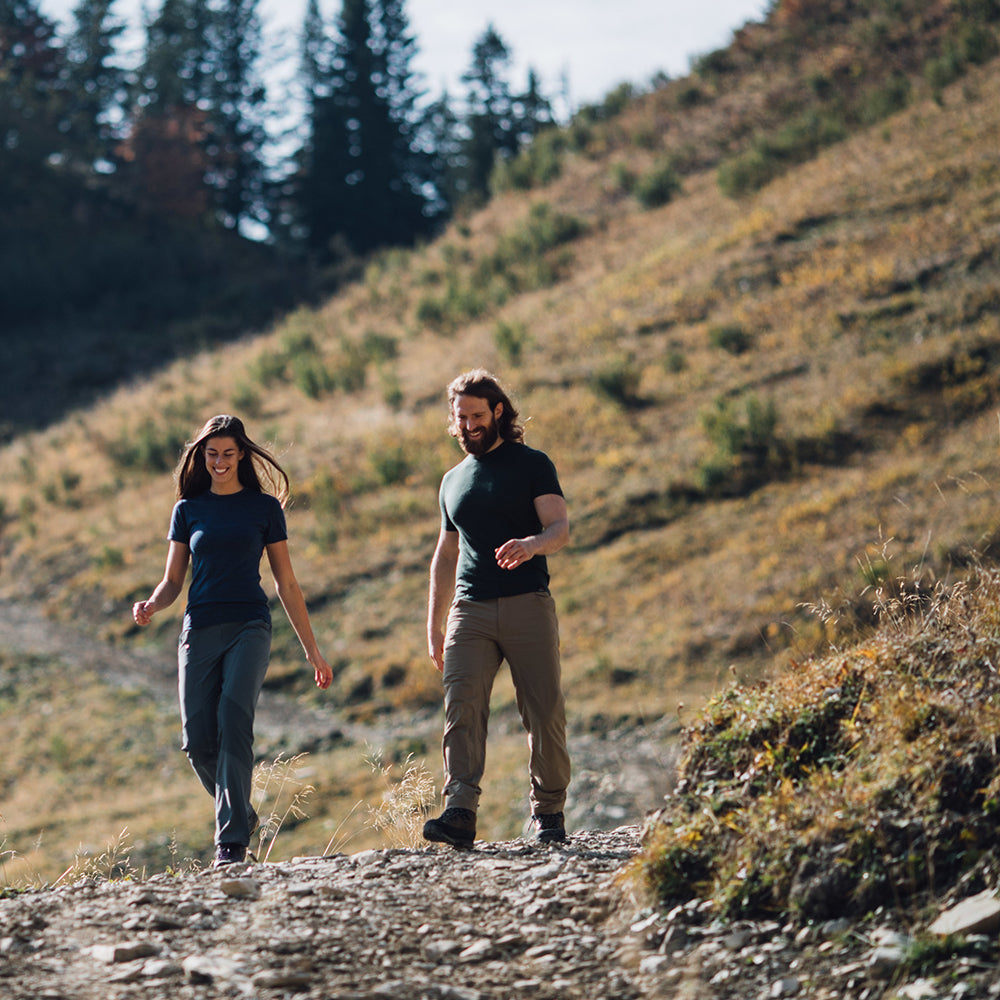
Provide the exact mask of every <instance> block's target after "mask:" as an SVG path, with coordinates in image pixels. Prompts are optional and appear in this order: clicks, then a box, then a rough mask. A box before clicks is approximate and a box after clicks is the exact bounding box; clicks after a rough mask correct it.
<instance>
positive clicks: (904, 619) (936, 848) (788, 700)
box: [637, 568, 1000, 959]
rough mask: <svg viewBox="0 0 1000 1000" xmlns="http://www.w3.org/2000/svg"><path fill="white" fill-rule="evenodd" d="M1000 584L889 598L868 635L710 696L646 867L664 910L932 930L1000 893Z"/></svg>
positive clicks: (992, 575) (990, 575)
mask: <svg viewBox="0 0 1000 1000" xmlns="http://www.w3.org/2000/svg"><path fill="white" fill-rule="evenodd" d="M998 587H1000V577H998V574H997V571H996V569H995V568H993V569H990V570H986V571H983V572H982V573H981V574H979V575H978V577H977V578H976V579H974V580H972V581H969V583H968V584H965V583H964V582H963V583H959V584H956V585H955V586H954V587H952V588H936V589H935V590H934V591H931V592H927V591H925V592H923V593H920V594H918V593H916V592H914V591H912V590H911V591H909V592H904V593H899V592H896V593H892V591H891V588H889V589H887V590H886V591H885V592H884V594H883V601H882V602H881V604H880V608H879V611H880V617H881V619H882V624H881V627H880V628H879V629H878V630H877V632H876V633H875V634H874V635H872V636H869V637H867V638H865V639H863V640H862V641H860V642H857V643H855V644H853V645H850V646H848V647H846V648H844V649H842V650H838V651H837V652H835V653H832V654H830V655H827V656H824V657H821V658H818V659H817V660H815V661H811V662H808V663H803V664H797V665H796V666H795V669H789V670H786V671H783V672H781V673H780V674H779V675H778V676H776V677H775V678H774V679H773V682H772V683H770V684H767V685H760V686H757V687H748V686H744V687H742V688H740V687H739V686H738V685H731V686H729V687H728V688H727V689H726V690H725V691H724V692H721V693H720V695H719V697H717V698H715V699H713V700H712V702H711V703H710V704H709V706H708V707H707V709H706V711H705V712H704V714H703V716H702V718H701V719H700V720H699V722H698V723H697V725H694V726H692V727H691V728H690V730H689V731H688V733H687V734H686V748H685V753H684V757H683V759H682V762H681V765H680V773H681V780H680V781H679V783H678V787H677V791H676V792H675V793H674V794H673V795H672V796H671V797H670V798H669V800H668V803H667V806H666V807H665V808H664V809H663V810H662V811H661V812H660V814H659V815H658V816H657V817H656V821H655V822H652V823H650V825H649V828H648V842H647V849H646V852H645V855H644V857H643V859H642V860H641V862H640V863H639V864H638V865H637V869H638V870H640V871H641V872H642V874H643V875H644V877H645V880H646V882H647V883H648V884H649V885H650V886H651V887H652V888H653V889H655V891H656V892H657V894H658V895H659V898H660V900H661V901H662V902H663V903H665V904H668V905H669V904H671V903H676V902H678V901H687V900H690V899H697V898H699V897H701V898H704V899H709V900H711V901H712V902H713V904H714V906H715V908H716V909H717V911H718V912H719V913H721V914H724V915H726V916H728V917H732V918H741V917H748V916H761V915H763V914H773V913H780V914H783V915H786V916H791V917H793V918H794V919H796V920H797V921H799V922H801V923H806V922H809V921H823V920H828V919H832V918H835V917H844V916H858V915H860V914H866V913H870V912H872V911H873V910H875V909H877V908H879V907H887V906H888V907H891V908H894V909H896V910H898V911H901V912H909V913H912V914H913V916H914V918H915V919H914V920H913V923H914V924H916V926H917V927H918V928H920V926H921V925H922V923H923V922H924V920H925V918H926V915H927V914H928V913H933V912H934V910H935V907H936V906H937V907H940V906H941V904H942V902H952V903H953V902H955V901H956V900H960V899H962V898H964V897H965V896H968V895H971V894H972V893H974V892H976V891H978V890H980V889H982V888H983V887H984V886H992V885H995V884H996V878H997V870H998V865H1000V858H998V855H997V851H996V812H997V808H998V798H997V792H998V789H1000V770H998V766H997V754H996V746H995V733H996V729H997V670H996V666H995V663H996V658H997V652H998V648H997V642H998V638H1000V636H998V631H997V599H998V596H1000V595H998ZM962 943H964V942H949V943H948V944H946V945H944V946H943V947H942V948H941V949H940V954H939V956H938V957H940V958H943V957H945V956H946V955H947V954H948V948H949V947H953V946H959V945H960V944H962ZM970 944H971V942H970ZM914 950H915V951H916V949H914ZM913 957H915V955H914V956H913ZM924 957H925V959H926V958H927V957H928V956H927V955H926V954H925V956H924Z"/></svg>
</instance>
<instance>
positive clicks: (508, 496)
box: [438, 441, 563, 601]
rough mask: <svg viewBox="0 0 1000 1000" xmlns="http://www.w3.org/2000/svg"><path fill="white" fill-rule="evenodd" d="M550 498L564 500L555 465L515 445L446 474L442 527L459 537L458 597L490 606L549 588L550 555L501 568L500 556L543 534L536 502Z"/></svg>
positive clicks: (504, 445)
mask: <svg viewBox="0 0 1000 1000" xmlns="http://www.w3.org/2000/svg"><path fill="white" fill-rule="evenodd" d="M549 493H555V494H557V495H558V496H562V495H563V492H562V489H561V488H560V486H559V477H558V476H557V475H556V467H555V466H554V465H553V464H552V461H551V460H550V459H549V457H548V456H547V455H546V454H545V453H544V452H541V451H536V450H535V449H534V448H529V447H528V446H527V445H524V444H518V443H516V442H513V441H504V442H503V443H502V444H501V445H499V447H497V448H494V449H493V450H492V451H488V452H487V453H486V454H485V455H481V456H478V457H477V456H475V455H467V456H466V457H465V459H464V460H463V461H462V462H460V463H459V464H458V465H456V466H455V467H454V468H453V469H449V470H448V472H446V473H445V475H444V478H443V479H442V480H441V491H440V493H439V497H438V499H439V502H440V505H441V526H442V528H444V530H445V531H457V532H458V537H459V543H458V569H457V572H456V574H455V595H456V597H462V598H466V599H467V600H472V601H485V600H490V599H492V598H495V597H513V596H514V595H516V594H530V593H532V592H533V591H536V590H545V589H547V588H548V585H549V571H548V564H547V563H546V560H545V556H535V557H534V558H533V559H530V560H529V561H528V562H526V563H523V564H522V565H520V566H518V567H517V568H516V569H502V568H501V567H500V566H498V565H497V560H496V554H495V553H496V550H497V549H498V548H499V547H500V546H501V545H503V544H504V542H508V541H510V540H511V539H512V538H524V537H526V536H528V535H537V534H538V532H539V531H541V530H542V525H541V522H540V521H539V520H538V514H537V512H536V511H535V499H536V497H540V496H545V495H546V494H549Z"/></svg>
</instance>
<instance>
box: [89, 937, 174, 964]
mask: <svg viewBox="0 0 1000 1000" xmlns="http://www.w3.org/2000/svg"><path fill="white" fill-rule="evenodd" d="M158 951H159V948H157V946H156V945H155V944H153V943H152V942H151V941H126V942H123V943H120V944H98V945H95V946H94V947H93V948H91V949H90V953H91V954H92V955H93V956H94V958H96V959H97V961H98V962H106V963H107V964H108V965H115V964H118V963H120V962H134V961H135V960H136V959H139V958H149V957H150V956H151V955H155V954H157V953H158Z"/></svg>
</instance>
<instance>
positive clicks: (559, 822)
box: [531, 812, 566, 844]
mask: <svg viewBox="0 0 1000 1000" xmlns="http://www.w3.org/2000/svg"><path fill="white" fill-rule="evenodd" d="M531 822H532V823H533V824H534V827H535V840H537V841H538V843H539V844H561V843H562V842H563V841H564V840H565V839H566V820H565V818H564V817H563V814H562V813H561V812H557V813H535V815H534V816H532V817H531Z"/></svg>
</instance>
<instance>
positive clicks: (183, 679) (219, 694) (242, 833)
mask: <svg viewBox="0 0 1000 1000" xmlns="http://www.w3.org/2000/svg"><path fill="white" fill-rule="evenodd" d="M288 491H289V485H288V476H287V475H285V471H284V470H283V469H282V468H281V466H280V465H279V464H278V462H277V460H276V459H275V458H274V457H273V456H272V455H271V454H269V453H268V452H267V451H265V450H264V449H263V448H261V447H260V446H259V445H256V444H254V442H253V441H251V440H250V438H249V437H247V433H246V430H245V428H244V426H243V422H242V421H241V420H240V419H239V418H238V417H233V416H229V415H227V414H223V415H221V416H216V417H212V418H211V419H210V420H209V421H208V422H207V423H206V424H205V426H204V427H202V429H201V430H200V431H199V432H198V435H197V436H196V437H195V439H194V441H192V442H191V443H190V444H189V445H188V446H187V448H186V449H185V451H184V455H183V456H182V458H181V461H180V465H179V467H178V474H177V503H176V504H175V505H174V510H173V514H172V516H171V519H170V532H169V534H168V536H167V537H168V539H169V547H168V549H167V564H166V569H165V571H164V574H163V579H162V580H161V581H160V582H159V584H158V585H157V586H156V589H155V590H154V591H153V593H152V594H151V595H150V597H149V598H148V600H145V601H139V602H137V603H136V604H135V605H134V606H133V608H132V616H133V618H134V619H135V622H136V624H137V625H148V624H149V622H150V621H151V619H152V617H153V615H154V614H156V612H158V611H162V610H163V609H164V608H166V607H169V606H170V605H171V604H172V603H173V602H174V601H175V600H176V599H177V597H178V595H179V594H180V592H181V590H182V589H183V586H184V581H185V578H186V577H187V570H188V564H189V563H190V565H191V584H190V587H189V589H188V599H187V608H186V610H185V612H184V623H183V627H182V631H181V636H180V642H179V646H178V666H179V678H178V688H179V694H180V703H181V722H182V725H183V736H184V744H183V749H184V751H185V753H187V755H188V759H189V760H190V761H191V765H192V767H193V768H194V770H195V773H196V774H197V775H198V778H199V779H200V781H201V783H202V784H203V785H204V786H205V788H206V790H207V791H208V792H209V794H210V795H212V796H213V797H214V799H215V845H216V855H215V864H216V865H217V866H220V865H226V864H233V863H236V862H241V861H243V860H245V858H246V852H247V846H248V844H249V842H250V836H251V834H252V833H253V832H254V830H255V829H256V827H257V822H258V820H257V815H256V813H255V812H254V810H253V808H252V807H251V805H250V793H251V791H252V789H251V781H252V775H253V720H254V712H255V710H256V707H257V698H258V696H259V695H260V689H261V685H262V684H263V682H264V675H265V673H266V672H267V665H268V659H269V656H270V652H271V617H270V612H269V608H268V602H267V596H266V595H265V593H264V590H263V588H262V587H261V585H260V560H261V556H262V555H263V554H264V553H265V552H266V553H267V559H268V563H269V565H270V567H271V573H272V575H273V577H274V583H275V588H276V590H277V593H278V598H279V599H280V601H281V603H282V606H283V607H284V609H285V613H286V614H287V615H288V620H289V621H290V622H291V623H292V628H293V629H295V634H296V635H297V636H298V637H299V642H301V643H302V648H303V650H304V651H305V655H306V659H307V660H308V661H309V663H310V665H311V666H312V668H313V671H314V673H315V678H316V684H317V685H318V686H319V687H320V688H327V687H329V686H330V682H331V680H332V679H333V674H332V672H331V670H330V666H329V664H328V663H327V662H326V660H325V659H323V656H322V655H321V654H320V651H319V649H318V647H317V645H316V639H315V637H314V636H313V631H312V626H311V625H310V623H309V613H308V611H307V610H306V602H305V598H304V597H303V596H302V590H301V588H300V587H299V584H298V581H297V580H296V578H295V573H294V571H293V569H292V562H291V558H290V556H289V553H288V535H287V533H286V529H285V514H284V504H285V501H286V500H287V498H288Z"/></svg>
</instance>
